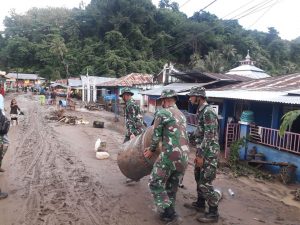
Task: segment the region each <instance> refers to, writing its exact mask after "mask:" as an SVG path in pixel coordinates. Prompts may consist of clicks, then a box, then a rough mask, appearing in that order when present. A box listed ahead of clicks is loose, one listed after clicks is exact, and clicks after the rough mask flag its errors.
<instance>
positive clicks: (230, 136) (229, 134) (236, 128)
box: [225, 123, 240, 159]
mask: <svg viewBox="0 0 300 225" xmlns="http://www.w3.org/2000/svg"><path fill="white" fill-rule="evenodd" d="M239 138H240V124H238V123H227V127H226V140H225V158H226V159H227V158H228V157H229V154H230V145H231V144H232V143H233V142H235V141H237V140H238V139H239Z"/></svg>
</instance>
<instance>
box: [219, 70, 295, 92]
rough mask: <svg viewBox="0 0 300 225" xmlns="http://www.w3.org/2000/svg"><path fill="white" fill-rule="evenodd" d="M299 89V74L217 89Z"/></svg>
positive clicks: (281, 90) (282, 90)
mask: <svg viewBox="0 0 300 225" xmlns="http://www.w3.org/2000/svg"><path fill="white" fill-rule="evenodd" d="M297 89H300V73H294V74H289V75H283V76H276V77H268V78H262V79H257V80H251V81H246V82H242V83H239V84H233V85H228V86H225V87H221V88H217V89H215V90H216V91H217V90H218V91H219V90H248V91H278V92H287V91H291V90H297Z"/></svg>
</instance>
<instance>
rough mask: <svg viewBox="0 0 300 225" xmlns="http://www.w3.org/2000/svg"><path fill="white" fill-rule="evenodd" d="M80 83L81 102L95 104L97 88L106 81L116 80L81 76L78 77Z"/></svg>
mask: <svg viewBox="0 0 300 225" xmlns="http://www.w3.org/2000/svg"><path fill="white" fill-rule="evenodd" d="M80 78H81V82H82V101H83V102H96V101H97V86H99V85H100V84H101V83H105V82H107V81H112V80H115V79H116V78H110V77H97V76H89V75H82V76H80Z"/></svg>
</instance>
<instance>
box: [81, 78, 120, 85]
mask: <svg viewBox="0 0 300 225" xmlns="http://www.w3.org/2000/svg"><path fill="white" fill-rule="evenodd" d="M80 78H81V82H82V81H83V82H87V78H88V79H89V82H91V83H94V82H95V85H96V86H100V85H102V83H105V82H108V81H114V80H116V78H113V77H98V76H86V75H80Z"/></svg>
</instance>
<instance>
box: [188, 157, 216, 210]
mask: <svg viewBox="0 0 300 225" xmlns="http://www.w3.org/2000/svg"><path fill="white" fill-rule="evenodd" d="M216 165H217V159H210V160H209V161H208V160H205V161H204V165H203V167H202V168H199V167H195V170H194V173H195V180H196V183H197V194H198V198H204V199H205V200H206V201H207V204H208V205H209V206H213V207H214V206H218V204H219V196H218V194H217V193H216V192H215V191H214V187H213V185H212V182H213V180H214V179H215V178H216V173H217V167H216Z"/></svg>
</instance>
